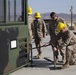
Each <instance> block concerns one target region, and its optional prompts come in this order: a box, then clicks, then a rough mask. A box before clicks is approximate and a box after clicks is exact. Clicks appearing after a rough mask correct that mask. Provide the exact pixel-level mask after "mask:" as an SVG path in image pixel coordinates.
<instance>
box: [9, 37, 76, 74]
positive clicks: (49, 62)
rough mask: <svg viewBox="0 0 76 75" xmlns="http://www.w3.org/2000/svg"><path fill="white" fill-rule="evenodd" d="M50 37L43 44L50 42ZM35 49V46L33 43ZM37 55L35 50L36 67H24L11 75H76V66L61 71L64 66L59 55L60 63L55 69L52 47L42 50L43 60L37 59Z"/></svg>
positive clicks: (34, 61) (34, 62) (34, 60)
mask: <svg viewBox="0 0 76 75" xmlns="http://www.w3.org/2000/svg"><path fill="white" fill-rule="evenodd" d="M49 40H50V38H49V36H46V38H45V39H44V41H43V42H48V41H49ZM33 47H35V44H34V42H33ZM35 55H37V50H36V49H34V50H33V64H34V67H23V68H21V69H19V70H17V71H15V72H13V73H11V74H10V75H76V65H73V66H70V67H69V68H66V69H60V67H61V66H62V62H61V56H60V55H59V61H60V62H59V63H58V64H57V65H56V67H57V68H56V69H54V68H53V67H54V64H53V51H52V48H51V46H47V47H43V48H42V58H41V59H36V58H35V57H34V56H35Z"/></svg>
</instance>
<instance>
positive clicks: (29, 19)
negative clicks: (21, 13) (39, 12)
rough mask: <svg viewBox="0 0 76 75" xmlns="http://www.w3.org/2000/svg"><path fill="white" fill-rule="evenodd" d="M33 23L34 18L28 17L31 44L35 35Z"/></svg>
mask: <svg viewBox="0 0 76 75" xmlns="http://www.w3.org/2000/svg"><path fill="white" fill-rule="evenodd" d="M32 22H33V18H32V17H31V16H30V15H28V29H29V43H30V44H31V41H32V38H33V34H32Z"/></svg>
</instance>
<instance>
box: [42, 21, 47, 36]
mask: <svg viewBox="0 0 76 75" xmlns="http://www.w3.org/2000/svg"><path fill="white" fill-rule="evenodd" d="M42 22H43V26H42V32H43V37H45V36H46V31H47V30H46V24H45V22H44V21H42Z"/></svg>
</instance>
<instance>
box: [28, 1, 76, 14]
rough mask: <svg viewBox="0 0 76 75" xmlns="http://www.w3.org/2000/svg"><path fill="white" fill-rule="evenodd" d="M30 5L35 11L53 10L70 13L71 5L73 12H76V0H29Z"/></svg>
mask: <svg viewBox="0 0 76 75" xmlns="http://www.w3.org/2000/svg"><path fill="white" fill-rule="evenodd" d="M28 5H29V6H31V8H32V9H33V13H35V12H37V11H38V12H40V13H46V12H52V11H55V12H56V13H70V8H71V5H72V6H73V13H75V14H76V0H28Z"/></svg>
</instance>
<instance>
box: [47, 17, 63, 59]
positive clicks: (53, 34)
mask: <svg viewBox="0 0 76 75" xmlns="http://www.w3.org/2000/svg"><path fill="white" fill-rule="evenodd" d="M59 22H62V23H64V20H63V19H62V18H60V17H58V19H57V20H56V21H55V20H52V19H51V20H50V22H49V25H48V32H49V34H50V39H51V42H52V45H54V46H55V47H56V46H57V42H56V35H57V34H58V31H57V29H56V28H57V25H58V23H59ZM54 54H55V56H56V58H58V50H57V51H55V52H54ZM61 54H62V52H61Z"/></svg>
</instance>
